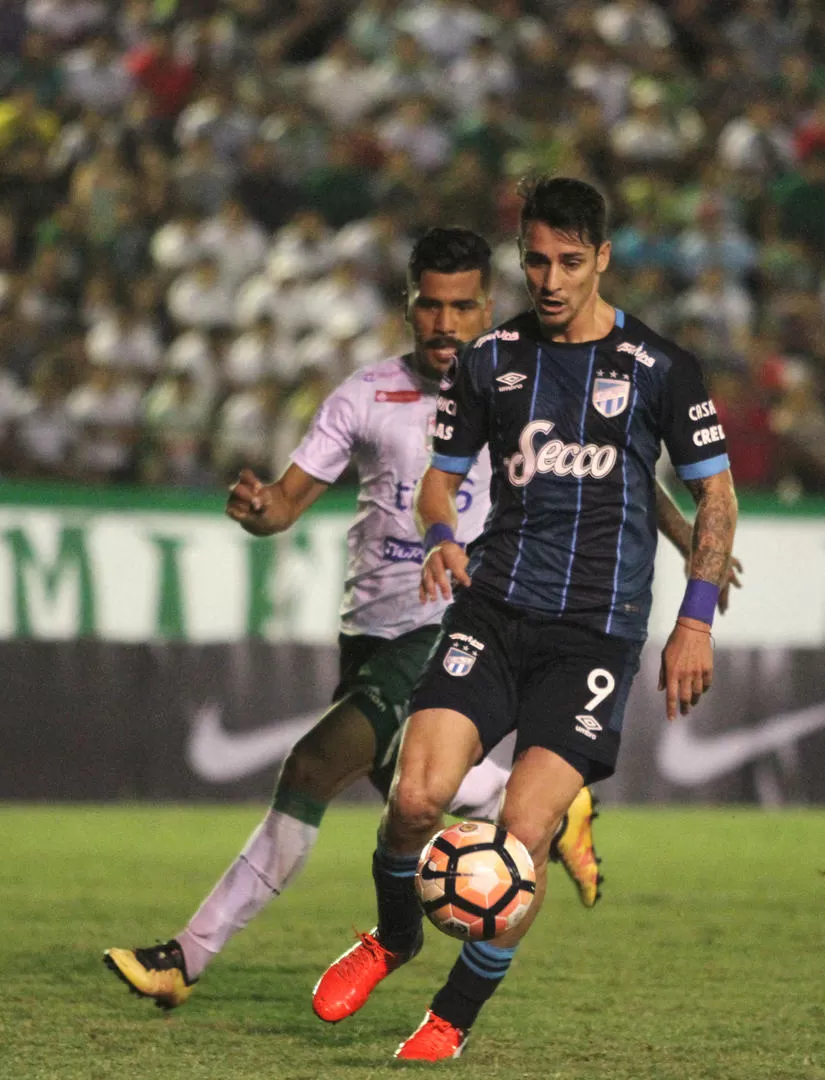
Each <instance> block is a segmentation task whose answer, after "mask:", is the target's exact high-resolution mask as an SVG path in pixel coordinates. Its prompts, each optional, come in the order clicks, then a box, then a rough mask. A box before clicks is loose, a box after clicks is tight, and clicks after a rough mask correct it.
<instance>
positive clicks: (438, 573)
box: [418, 540, 470, 604]
mask: <svg viewBox="0 0 825 1080" xmlns="http://www.w3.org/2000/svg"><path fill="white" fill-rule="evenodd" d="M468 562H469V559H468V558H467V554H466V552H465V551H464V549H463V548H462V546H461V545H460V544H456V543H454V542H453V541H452V540H445V541H444V542H443V543H441V544H437V545H436V546H435V547H434V548H433V549H432V550H431V551H430V552H429V553H428V555H427V558H426V559H425V560H424V565H423V566H422V567H421V584H420V586H419V588H418V597H419V599H420V600H421V603H422V604H426V603H427V601H428V600H437V599H438V597H439V594H441V596H443V597H444V599H445V600H449V599H450V597H451V596H452V595H453V592H452V589H451V587H450V577H452V579H453V581H454V582H455V583H456V584H457V585H469V584H470V578H469V575H468V574H467V563H468Z"/></svg>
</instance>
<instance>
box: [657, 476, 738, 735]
mask: <svg viewBox="0 0 825 1080" xmlns="http://www.w3.org/2000/svg"><path fill="white" fill-rule="evenodd" d="M687 487H688V490H689V491H690V493H691V495H692V496H693V498H694V501H695V502H696V519H695V521H694V524H693V534H692V543H691V555H690V571H689V574H690V580H689V582H688V590H689V591H690V590H691V587H692V586H694V585H698V587H699V588H698V592H699V593H700V594H701V593H702V591H703V590H704V592H706V593H707V594H708V595H709V596H710V597H711V603H710V609H709V611H708V610H705V611H701V610H700V608H701V604H700V605H699V607H698V608H697V607H696V606H695V605H694V606H693V607H691V608H690V609H689V611H686V607H685V604H683V606H682V610H681V612H680V615H679V617H678V619H677V620H676V625H675V626H674V628H673V631H672V632H671V635H670V637H669V638H668V641H667V644H666V645H665V648H664V650H663V652H662V667H661V671H660V674H659V689H660V690H665V691H666V709H667V717H668V719H669V720H674V719H675V718H676V709H677V703H678V708H679V711H680V712H681V713H682V715H683V716H684V715H686V714H687V713H688V712H690V709H691V708H692V707H693V706H694V705H696V703H697V702H698V701H699V699H700V698H701V696H702V694H703V693H705V692H706V691H707V690H709V689H710V687H711V683H712V682H713V643H712V641H711V636H710V627H711V620H712V612H713V606H714V605H715V603H716V600H715V598H713V592H714V590H715V589H720V588H721V587H722V585H723V583H724V581H725V579H726V575H727V573H728V570H729V567H730V561H731V550H732V547H733V536H734V532H735V530H736V517H737V506H736V494H735V492H734V489H733V479H732V477H731V474H730V471H729V470H725V471H724V472H720V473H717V474H716V475H715V476H709V477H706V478H704V479H700V480H690V481H688V482H687ZM705 586H709V587H710V590H708V589H705V588H704V587H705ZM693 592H694V594H696V593H697V589H696V588H695V587H694V588H693ZM687 595H688V594H686V597H687ZM703 602H704V603H707V599H705V600H704V601H703Z"/></svg>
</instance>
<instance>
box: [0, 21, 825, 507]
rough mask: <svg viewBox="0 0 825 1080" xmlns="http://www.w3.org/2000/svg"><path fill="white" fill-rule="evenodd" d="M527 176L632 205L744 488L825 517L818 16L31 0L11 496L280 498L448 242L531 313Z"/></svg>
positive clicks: (5, 300) (1, 94)
mask: <svg viewBox="0 0 825 1080" xmlns="http://www.w3.org/2000/svg"><path fill="white" fill-rule="evenodd" d="M531 170H543V171H546V170H555V171H558V172H561V173H566V174H572V175H577V176H581V177H583V178H585V179H589V180H591V181H593V182H594V183H596V184H597V185H598V186H599V187H600V188H601V189H602V190H603V191H604V192H605V194H606V195H607V196H608V199H609V202H610V205H611V209H612V222H613V261H612V265H611V268H610V270H609V272H608V275H607V279H608V280H606V281H604V283H603V292H604V293H605V295H606V296H607V297H608V299H610V300H611V301H612V302H614V303H616V304H618V305H620V306H623V307H626V308H627V309H629V310H631V311H632V312H633V313H635V314H637V315H638V316H639V317H640V318H642V319H643V320H644V321H646V322H648V323H649V324H650V325H651V326H652V327H653V328H654V329H655V330H657V331H659V332H661V333H663V334H665V335H667V336H669V337H674V338H676V339H677V340H678V341H679V342H680V343H681V344H682V345H684V347H686V348H689V349H691V350H693V351H694V352H696V353H697V354H698V355H699V356H700V357H701V358H702V359H703V361H704V362H705V364H706V365H707V369H708V372H709V376H710V379H711V382H712V386H713V393H714V396H715V399H716V402H717V406H718V410H719V413H720V415H721V420H722V423H723V425H724V427H725V429H726V432H727V435H728V440H729V446H730V452H731V457H732V461H733V468H734V474H735V476H736V478H737V481H738V485H739V487H740V488H743V489H747V488H754V489H763V490H770V491H776V492H778V494H779V495H780V496H781V497H783V498H787V499H792V498H794V497H796V495H798V494H799V493H801V492H807V491H822V490H825V318H823V313H825V4H823V2H822V0H742V2H737V0H725V2H720V0H662V2H660V3H654V2H652V0H612V2H608V3H601V2H594V0H474V2H472V3H470V2H465V0H20V2H17V0H6V2H5V3H3V4H2V6H0V475H2V476H25V477H34V476H43V477H59V478H72V479H81V480H84V481H86V482H110V481H119V480H123V481H130V482H140V483H147V484H167V485H180V486H196V487H209V486H212V485H215V484H217V483H223V482H225V481H226V480H227V479H228V478H230V477H232V476H233V475H234V473H235V472H236V470H237V468H238V467H239V465H240V464H247V465H250V466H252V467H253V468H256V469H258V470H259V471H260V472H261V473H262V474H264V475H267V476H270V475H273V474H276V473H277V472H278V471H279V469H280V468H281V467H283V465H284V463H285V461H286V456H287V454H288V453H289V450H290V449H291V448H292V447H293V446H294V444H295V442H296V441H297V439H298V438H299V437H300V435H301V433H302V432H303V430H304V429H305V427H306V425H307V423H308V421H309V419H310V417H311V416H312V414H313V412H314V411H315V409H316V407H317V405H318V404H319V402H320V401H321V400H322V399H323V397H324V396H325V395H326V393H328V392H329V390H330V388H331V387H332V386H334V385H335V384H336V383H337V382H338V381H340V380H341V379H342V378H343V377H345V376H346V375H347V374H349V373H350V372H351V371H353V370H354V369H356V368H357V367H359V366H361V365H363V364H366V363H370V362H373V361H375V360H378V359H380V358H383V357H385V356H388V355H391V354H393V353H397V352H399V351H402V350H403V349H404V348H406V347H407V345H408V338H407V333H406V327H405V324H404V320H403V302H402V298H403V286H404V268H405V263H406V259H407V256H408V253H409V250H410V246H411V244H412V242H413V240H414V239H415V238H416V236H418V235H419V234H420V232H421V230H422V229H424V228H426V227H427V226H429V225H431V224H460V225H465V226H468V227H470V228H473V229H476V230H478V231H479V232H481V233H482V234H484V235H485V236H486V237H487V238H488V239H489V240H490V242H491V244H492V246H493V248H494V252H495V267H496V275H497V278H496V281H497V284H496V294H497V304H496V318H497V319H501V318H505V317H507V316H509V315H510V314H512V313H514V312H515V311H517V310H519V309H520V308H522V307H523V306H524V304H525V294H524V292H523V289H522V286H521V273H520V269H519V265H518V255H517V250H516V245H515V241H514V236H515V230H516V223H517V216H518V200H517V197H516V193H515V192H516V183H517V180H518V178H519V177H520V176H522V175H524V174H525V173H527V172H529V171H531Z"/></svg>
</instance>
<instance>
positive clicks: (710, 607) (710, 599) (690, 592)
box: [679, 578, 719, 626]
mask: <svg viewBox="0 0 825 1080" xmlns="http://www.w3.org/2000/svg"><path fill="white" fill-rule="evenodd" d="M718 599H719V586H718V585H713V584H712V583H711V582H710V581H702V580H701V578H690V579H689V580H688V583H687V588H686V589H685V598H684V600H683V601H682V606H681V607H680V608H679V615H680V616H682V617H683V618H686V619H698V620H699V621H700V622H705V623H707V624H708V626H712V625H713V615H714V612H715V611H716V601H717V600H718Z"/></svg>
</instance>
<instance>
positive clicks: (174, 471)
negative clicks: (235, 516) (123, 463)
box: [141, 369, 215, 487]
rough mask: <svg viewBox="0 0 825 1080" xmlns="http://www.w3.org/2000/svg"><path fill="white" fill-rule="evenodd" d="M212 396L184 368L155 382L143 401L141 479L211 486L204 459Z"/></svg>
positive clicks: (207, 466) (154, 481)
mask: <svg viewBox="0 0 825 1080" xmlns="http://www.w3.org/2000/svg"><path fill="white" fill-rule="evenodd" d="M211 411H212V410H211V400H210V399H209V398H208V397H207V396H206V395H205V394H204V393H203V391H202V390H201V389H199V387H198V383H197V381H196V380H195V378H194V377H193V375H192V374H191V373H190V372H189V371H187V370H185V369H184V370H178V371H173V372H171V373H170V374H168V375H166V376H165V377H164V378H163V379H161V381H160V382H158V383H156V384H155V385H154V386H153V387H152V389H151V390H150V391H149V392H148V394H147V395H146V397H145V399H144V402H143V414H144V425H145V431H146V435H147V447H146V450H145V452H144V458H143V461H142V463H141V472H142V475H143V478H144V480H146V481H148V482H150V483H153V484H164V485H172V486H174V487H206V486H209V487H211V486H212V485H213V484H214V480H215V478H214V477H213V475H212V472H211V470H210V468H209V464H208V460H207V449H208V441H207V438H208V434H209V422H210V416H211Z"/></svg>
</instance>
